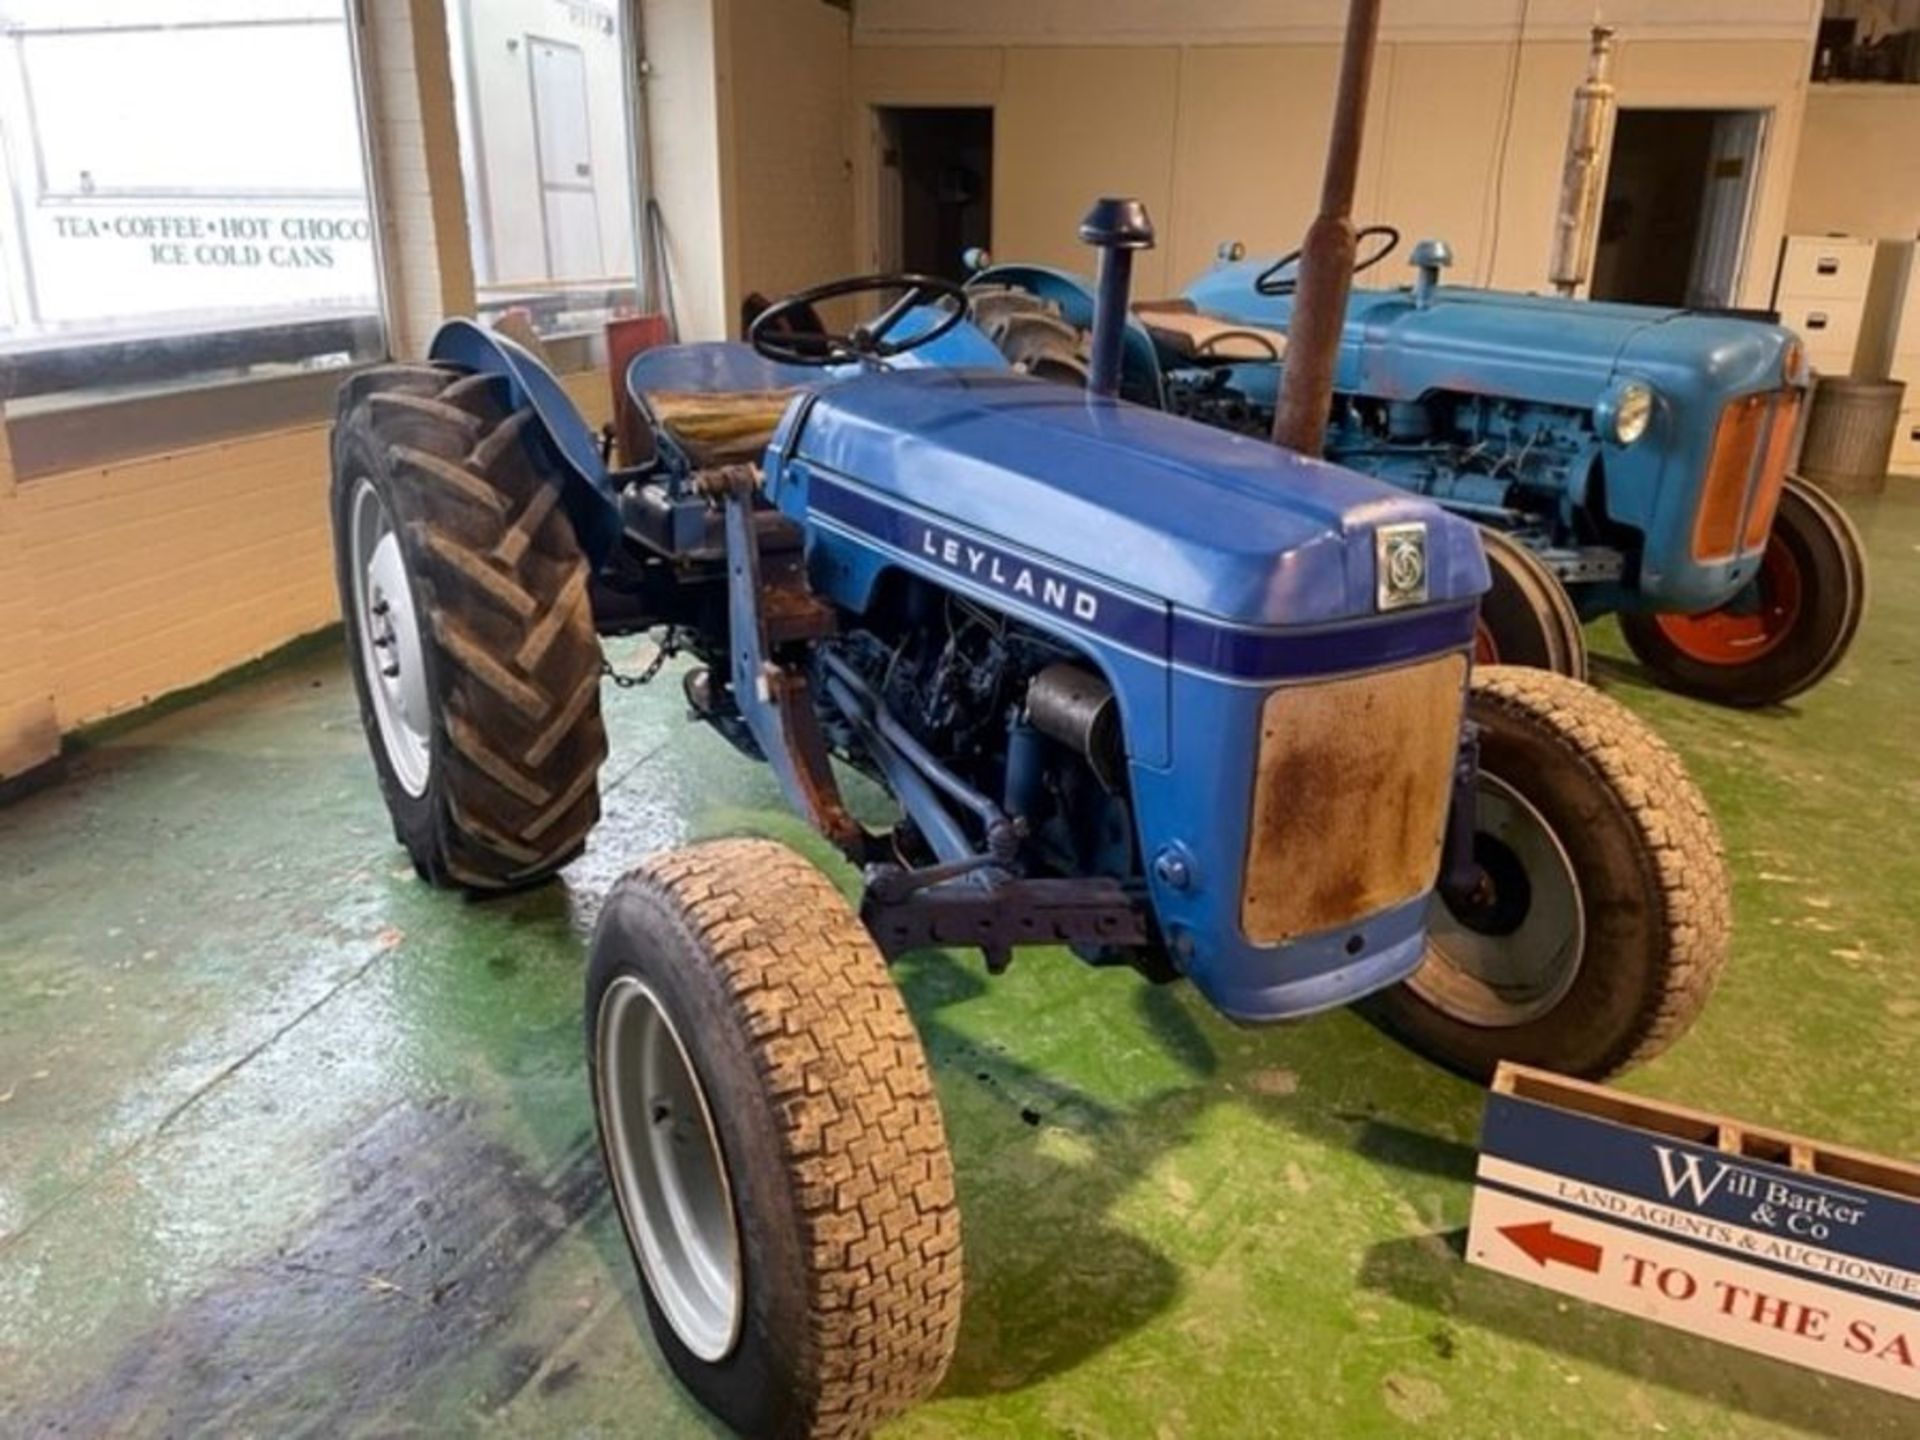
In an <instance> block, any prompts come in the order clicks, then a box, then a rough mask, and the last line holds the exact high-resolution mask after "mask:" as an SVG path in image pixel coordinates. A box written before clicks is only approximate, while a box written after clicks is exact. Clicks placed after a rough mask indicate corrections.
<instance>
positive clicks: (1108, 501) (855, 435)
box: [775, 370, 1487, 626]
mask: <svg viewBox="0 0 1920 1440" xmlns="http://www.w3.org/2000/svg"><path fill="white" fill-rule="evenodd" d="M789 426H790V427H794V426H797V429H798V433H797V434H785V435H782V436H781V437H779V438H778V439H776V441H775V449H776V451H778V452H781V453H783V454H784V455H787V456H790V457H792V458H794V459H797V460H799V461H801V462H803V463H804V465H805V467H806V468H807V469H809V470H811V471H813V472H815V473H817V474H820V475H823V476H826V477H831V479H830V484H829V485H828V486H824V487H823V486H818V485H815V486H814V487H813V488H814V499H813V502H812V508H813V510H814V511H815V513H816V514H818V513H823V512H826V507H825V506H823V505H822V503H821V502H822V501H823V499H825V498H826V497H827V496H828V495H829V494H832V495H837V496H840V497H842V498H843V499H844V500H845V501H846V503H848V504H850V505H855V506H857V507H859V509H860V521H859V523H860V527H861V528H863V529H866V530H869V531H874V530H876V529H879V530H886V529H889V528H892V529H893V530H896V531H898V533H899V534H902V535H903V534H905V533H906V528H911V530H912V539H913V543H914V545H915V546H916V547H924V546H927V545H931V546H932V547H933V549H932V550H931V551H929V552H928V554H929V558H931V559H932V560H933V561H935V562H936V563H939V564H947V565H951V566H957V567H960V568H961V570H962V571H963V572H964V571H965V567H967V566H968V565H970V564H973V563H974V562H975V561H976V559H977V561H978V563H979V565H980V566H981V567H983V568H985V569H986V570H987V573H988V575H989V577H990V576H991V575H992V574H994V573H998V574H999V575H1001V576H1002V577H1004V578H1005V579H1006V582H1007V583H1008V584H1009V585H1017V584H1019V583H1020V573H1021V572H1020V570H1019V568H1018V567H1017V565H1014V564H1013V563H1012V561H1013V560H1014V559H1016V558H1017V556H1018V555H1020V554H1024V555H1028V556H1032V557H1034V558H1035V559H1036V560H1038V561H1040V562H1042V563H1041V564H1040V566H1039V571H1038V572H1037V573H1036V576H1029V579H1028V583H1029V584H1034V585H1039V584H1041V583H1043V581H1044V579H1045V578H1046V577H1048V576H1051V577H1053V578H1054V579H1055V580H1056V581H1057V582H1059V583H1068V582H1067V580H1066V578H1065V577H1066V575H1067V573H1068V572H1072V573H1075V574H1077V575H1079V576H1082V577H1087V578H1090V579H1093V580H1096V581H1098V582H1101V583H1103V584H1105V585H1110V586H1115V587H1120V588H1122V589H1124V590H1125V591H1130V592H1132V593H1133V594H1134V595H1135V596H1137V597H1139V598H1140V599H1141V600H1142V601H1145V602H1147V604H1148V605H1149V606H1150V605H1151V604H1152V602H1154V601H1165V602H1170V603H1171V604H1173V605H1174V606H1176V607H1178V608H1179V609H1181V610H1185V611H1189V612H1192V613H1196V614H1200V615H1208V616H1214V617H1218V618H1220V619H1223V620H1229V621H1236V622H1239V623H1241V624H1248V625H1260V626H1293V625H1315V624H1324V623H1326V622H1329V621H1338V620H1345V619H1359V618H1366V617H1371V616H1374V615H1376V614H1378V613H1380V611H1381V610H1383V609H1391V608H1397V607H1398V605H1400V604H1402V603H1416V604H1417V603H1431V604H1444V603H1446V602H1449V601H1454V602H1457V601H1463V600H1469V599H1472V598H1474V597H1476V596H1477V595H1478V594H1479V593H1480V592H1481V591H1482V590H1484V589H1485V588H1486V585H1487V572H1486V565H1485V562H1484V560H1483V559H1482V557H1481V553H1480V546H1479V542H1478V540H1477V538H1476V536H1475V534H1474V531H1473V527H1472V526H1471V525H1470V524H1468V523H1467V522H1466V521H1463V520H1460V519H1457V518H1455V517H1453V516H1450V515H1448V514H1446V513H1445V512H1443V511H1442V510H1440V509H1439V508H1438V507H1436V506H1433V505H1431V504H1429V503H1427V502H1425V501H1423V500H1420V499H1418V498H1416V497H1412V496H1408V495H1406V494H1404V493H1403V492H1401V491H1398V490H1395V489H1393V488H1392V487H1390V486H1387V485H1383V484H1380V483H1379V482H1377V481H1373V480H1368V479H1365V478H1363V477H1361V476H1359V475H1356V474H1354V473H1353V472H1351V471H1348V470H1345V469H1342V468H1341V467H1339V466H1336V465H1331V464H1327V463H1324V462H1321V461H1315V460H1307V459H1303V458H1302V457H1300V456H1297V455H1293V454H1291V453H1289V452H1287V451H1283V450H1279V449H1276V448H1274V447H1273V446H1271V445H1267V444H1263V443H1260V442H1257V441H1252V440H1247V439H1243V438H1241V437H1238V436H1233V435H1227V434H1224V433H1222V432H1220V431H1217V430H1211V429H1207V428H1205V427H1202V426H1198V425H1192V424H1188V423H1186V422H1184V421H1180V420H1176V419H1173V418H1170V417H1168V416H1166V415H1163V414H1161V413H1159V412H1157V411H1153V410H1147V409H1143V408H1141V407H1138V406H1134V405H1127V404H1120V403H1116V402H1113V401H1107V400H1099V399H1090V398H1089V397H1087V396H1085V395H1083V394H1081V393H1078V392H1076V391H1073V390H1070V389H1067V388H1065V387H1062V386H1057V385H1050V384H1047V383H1046V382H1044V381H1039V380H1034V379H1031V378H1029V377H1025V376H1017V375H1009V374H1004V373H992V372H985V371H963V372H954V371H935V370H927V371H919V372H914V373H894V374H891V375H884V376H873V377H868V378H863V379H858V380H851V381H847V382H844V383H842V384H839V385H834V386H832V387H830V388H828V389H827V390H825V391H824V392H822V393H821V394H820V395H819V396H818V397H817V398H816V399H815V400H814V401H813V403H812V404H811V405H809V406H807V407H805V408H804V409H803V410H801V411H799V412H798V413H796V414H795V415H793V416H791V417H790V418H789ZM831 481H837V482H843V483H839V484H833V483H831ZM844 482H851V483H850V484H849V483H844ZM826 513H829V514H830V512H826ZM895 516H904V517H910V518H911V519H912V521H913V522H914V523H913V525H912V526H911V527H905V528H903V527H901V526H898V525H895V526H892V527H889V525H888V521H889V520H890V519H892V518H893V517H895ZM942 520H945V521H948V522H950V523H951V524H952V525H953V526H955V527H956V529H957V531H958V532H960V533H961V534H963V535H964V534H972V535H974V536H991V537H995V538H996V539H998V540H1001V541H1004V542H1006V544H1007V546H1009V547H1010V549H1009V550H1008V551H1006V552H996V553H987V552H986V551H985V550H982V551H981V553H980V554H979V555H978V556H974V555H971V554H970V553H969V551H968V549H967V548H966V547H965V546H964V544H963V543H961V542H959V541H958V540H957V541H956V548H955V549H954V550H953V553H952V555H951V556H948V555H947V554H946V551H945V548H944V547H945V545H946V541H945V539H944V538H943V537H942V533H941V532H940V530H939V525H938V522H939V521H942ZM1394 527H1406V528H1404V529H1400V530H1396V529H1395V528H1394ZM1422 527H1424V529H1422ZM1414 532H1419V534H1420V541H1421V548H1422V551H1423V553H1422V554H1421V555H1420V556H1419V557H1418V559H1419V561H1420V562H1421V565H1420V568H1421V572H1422V573H1421V575H1420V577H1419V578H1420V579H1421V581H1422V582H1423V591H1422V593H1421V594H1419V595H1413V594H1410V593H1407V592H1404V591H1401V592H1396V591H1395V589H1394V585H1396V584H1400V583H1401V582H1403V581H1405V580H1406V579H1407V576H1406V574H1405V573H1404V572H1405V571H1406V569H1407V567H1408V564H1409V563H1410V562H1411V560H1412V559H1413V557H1412V556H1411V554H1410V552H1408V551H1406V550H1404V549H1400V548H1396V543H1389V542H1392V541H1394V537H1395V536H1398V535H1409V534H1412V533H1414ZM1383 536H1384V538H1383ZM894 543H904V542H902V541H900V540H899V538H898V535H896V536H895V540H894ZM975 548H976V549H980V547H975ZM1048 561H1050V562H1054V564H1056V565H1057V566H1058V567H1060V568H1059V569H1058V570H1052V569H1049V568H1048V566H1047V565H1046V564H1045V563H1044V562H1048ZM996 562H997V563H998V566H999V569H998V571H997V572H995V571H993V570H992V569H991V567H992V566H993V565H994V564H995V563H996ZM1393 567H1397V568H1398V569H1399V570H1400V571H1401V572H1403V573H1401V574H1399V575H1398V576H1394V575H1390V574H1389V573H1388V568H1393ZM964 578H971V579H974V580H976V581H978V580H980V579H981V578H982V577H981V576H980V575H978V574H969V575H965V577H964ZM1066 603H1067V604H1069V605H1071V604H1072V603H1073V601H1072V597H1071V594H1070V593H1069V594H1068V595H1067V599H1066Z"/></svg>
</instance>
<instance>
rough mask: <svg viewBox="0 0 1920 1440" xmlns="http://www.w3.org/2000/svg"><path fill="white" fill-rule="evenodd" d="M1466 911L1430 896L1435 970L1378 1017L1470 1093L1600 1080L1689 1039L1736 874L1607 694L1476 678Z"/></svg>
mask: <svg viewBox="0 0 1920 1440" xmlns="http://www.w3.org/2000/svg"><path fill="white" fill-rule="evenodd" d="M1468 712H1469V716H1470V718H1471V719H1472V720H1473V721H1474V722H1475V723H1476V724H1478V725H1479V726H1480V727H1481V728H1480V788H1479V793H1478V795H1477V797H1476V826H1475V836H1474V858H1475V859H1476V860H1477V861H1478V862H1479V865H1480V868H1481V871H1482V875H1483V877H1484V878H1483V882H1482V884H1481V885H1480V887H1479V888H1478V889H1477V890H1476V891H1475V893H1474V894H1473V896H1472V897H1471V898H1470V899H1469V898H1462V899H1461V900H1460V901H1459V903H1454V902H1450V901H1449V900H1447V899H1446V898H1444V897H1442V896H1438V895H1436V896H1435V898H1434V901H1433V909H1432V912H1431V915H1430V916H1429V920H1428V937H1429V938H1428V947H1427V956H1426V959H1425V960H1424V962H1422V964H1421V966H1420V968H1419V969H1418V970H1417V971H1415V972H1414V974H1413V976H1412V977H1411V978H1410V979H1409V980H1408V981H1407V982H1406V983H1405V984H1402V985H1399V986H1397V987H1395V988H1394V989H1392V990H1390V991H1387V992H1385V993H1384V994H1383V995H1381V996H1380V997H1378V998H1377V999H1376V1000H1375V1001H1373V1002H1371V1003H1372V1005H1373V1013H1374V1015H1375V1016H1376V1018H1378V1019H1379V1020H1380V1021H1381V1022H1382V1023H1383V1024H1384V1025H1385V1026H1386V1027H1387V1028H1388V1029H1389V1030H1391V1031H1392V1032H1394V1033H1395V1034H1397V1035H1398V1036H1399V1037H1400V1038H1401V1039H1403V1040H1405V1041H1406V1042H1407V1043H1408V1044H1409V1045H1410V1046H1412V1048H1413V1049H1415V1050H1417V1051H1419V1052H1420V1053H1421V1054H1423V1055H1425V1056H1427V1057H1428V1058H1429V1059H1432V1060H1435V1061H1437V1062H1438V1063H1440V1064H1442V1065H1445V1066H1447V1067H1448V1068H1449V1069H1453V1070H1457V1071H1460V1072H1461V1073H1463V1074H1466V1075H1470V1076H1472V1077H1474V1078H1476V1079H1482V1080H1484V1079H1486V1078H1488V1077H1490V1076H1491V1075H1492V1073H1493V1069H1494V1067H1495V1065H1497V1064H1498V1063H1499V1062H1500V1061H1501V1060H1516V1061H1520V1062H1522V1063H1524V1064H1529V1065H1539V1066H1544V1067H1545V1068H1547V1069H1550V1070H1557V1071H1559V1072H1561V1073H1562V1074H1565V1075H1574V1076H1579V1077H1582V1078H1585V1079H1600V1078H1602V1077H1604V1076H1607V1075H1611V1074H1614V1073H1615V1072H1617V1071H1620V1070H1623V1069H1625V1068H1627V1067H1628V1066H1630V1065H1635V1064H1638V1063H1640V1062H1642V1061H1645V1060H1649V1059H1652V1058H1653V1057H1654V1056H1655V1055H1657V1054H1659V1053H1660V1052H1661V1051H1662V1050H1664V1049H1666V1048H1667V1046H1669V1045H1671V1044H1672V1043H1673V1042H1674V1041H1675V1040H1676V1039H1678V1038H1679V1037H1680V1036H1681V1035H1682V1034H1684V1033H1685V1031H1686V1029H1687V1027H1688V1026H1689V1025H1691V1024H1692V1023H1693V1020H1694V1018H1695V1016H1697V1015H1698V1014H1699V1012H1700V1009H1701V1007H1702V1006H1703V1005H1704V1004H1705V1003H1706V1000H1707V996H1708V994H1709V992H1710V991H1711V990H1712V989H1713V985H1714V982H1715V980H1716V979H1717V978H1718V976H1719V973H1720V970H1721V967H1722V966H1723V965H1724V963H1725V961H1726V955H1727V945H1728V937H1729V933H1730V931H1731V928H1732V914H1731V901H1730V899H1729V884H1728V878H1727V870H1726V861H1725V857H1724V855H1723V853H1722V850H1721V845H1720V836H1719V832H1718V830H1717V829H1716V828H1715V826H1714V823H1713V819H1712V817H1711V816H1710V815H1709V813H1708V811H1707V806H1706V801H1705V799H1704V798H1703V797H1702V796H1701V794H1700V792H1699V790H1698V789H1697V788H1696V787H1695V785H1694V783H1693V781H1692V779H1691V777H1689V776H1688V774H1687V772H1686V770H1685V769H1684V768H1683V767H1682V765H1681V763H1680V760H1679V758H1678V757H1677V756H1675V755H1674V753H1673V752H1672V751H1671V750H1669V749H1667V747H1666V746H1665V745H1664V744H1662V743H1661V742H1660V740H1659V739H1658V738H1656V737H1655V736H1654V734H1653V733H1652V731H1650V730H1648V729H1647V728H1646V727H1645V726H1643V725H1642V724H1641V723H1640V722H1639V721H1638V720H1636V719H1635V718H1634V717H1633V716H1632V715H1631V714H1629V713H1628V712H1627V711H1626V710H1625V709H1623V708H1622V707H1621V706H1619V705H1618V704H1616V703H1615V702H1613V701H1612V700H1609V699H1608V698H1607V697H1606V696H1604V695H1602V694H1600V693H1599V692H1598V691H1596V690H1593V689H1590V688H1589V687H1587V686H1585V685H1580V684H1575V683H1574V682H1572V681H1570V680H1567V679H1566V678H1564V677H1563V676H1559V675H1551V674H1548V673H1546V672H1545V671H1540V670H1525V669H1515V668H1512V667H1508V666H1492V667H1489V668H1487V669H1484V670H1476V671H1475V672H1474V677H1473V693H1472V696H1471V699H1470V702H1469V706H1468Z"/></svg>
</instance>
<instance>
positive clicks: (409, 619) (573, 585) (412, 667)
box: [332, 365, 607, 890]
mask: <svg viewBox="0 0 1920 1440" xmlns="http://www.w3.org/2000/svg"><path fill="white" fill-rule="evenodd" d="M536 425H537V422H536V421H535V420H534V418H533V413H532V411H530V410H520V411H515V410H513V409H512V407H511V405H510V403H509V401H508V394H507V390H506V385H505V382H504V381H502V380H500V379H498V378H497V377H490V376H485V375H464V374H461V373H459V372H457V371H450V370H444V369H440V368H437V367H433V366H423V365H385V366H379V367H376V368H374V369H372V370H368V371H365V372H364V373H362V374H360V375H356V376H355V377H354V378H353V379H351V380H349V381H348V382H347V384H346V385H345V386H344V387H342V390H341V394H340V406H339V418H338V420H337V422H336V424H335V426H334V430H333V486H332V510H333V536H334V555H335V568H336V574H337V578H338V581H339V586H340V604H341V610H342V613H343V614H344V616H345V618H346V630H347V649H348V652H349V657H350V659H351V662H352V670H353V676H354V685H355V691H356V693H357V695H358V696H359V700H360V715H361V721H362V723H363V725H364V727H365V729H366V733H367V741H368V744H369V746H370V747H371V749H372V751H373V760H374V768H375V770H376V772H377V773H378V775H379V780H380V788H381V791H382V793H383V794H384V795H385V797H386V801H387V809H388V812H389V814H390V815H391V816H392V818H393V828H394V834H395V836H396V838H398V839H399V841H400V843H401V844H402V845H404V846H405V847H406V849H407V851H408V853H409V854H410V855H411V856H412V857H413V863H414V867H415V868H416V869H417V870H418V871H419V872H420V874H421V875H423V876H425V877H426V878H427V879H428V880H429V881H431V882H432V883H434V884H436V885H447V886H462V887H465V888H468V889H472V890H503V889H510V888H513V887H516V886H521V885H529V884H532V883H534V882H536V881H539V880H543V879H545V878H546V877H547V876H549V875H551V874H552V873H553V872H554V871H555V870H557V869H559V868H560V866H562V865H564V864H565V863H566V862H567V861H568V860H570V859H572V858H573V857H574V856H575V855H577V854H579V852H580V850H581V848H582V847H583V846H584V844H585V843H586V838H587V832H588V831H589V830H591V829H592V827H593V825H594V822H595V821H596V820H597V819H598V818H599V815H600V794H599V788H598V783H597V782H598V777H599V771H600V763H601V761H602V760H604V759H605V758H606V754H607V742H606V733H605V730H604V729H603V728H602V725H601V721H600V643H599V640H598V638H597V637H596V635H595V633H594V628H593V614H592V610H591V607H590V603H589V600H588V595H587V578H588V567H587V561H586V557H585V556H584V555H582V554H581V552H580V547H579V545H578V544H577V543H576V541H575V539H574V535H573V529H572V527H571V525H570V524H569V523H568V521H567V517H566V513H565V511H564V510H562V508H561V507H560V505H559V503H558V495H559V489H558V486H559V482H558V479H557V478H556V477H554V476H552V475H550V474H549V473H547V471H548V462H547V461H546V459H545V458H544V452H543V451H542V450H541V449H540V448H539V446H538V444H537V442H536V439H535V435H534V430H535V427H536Z"/></svg>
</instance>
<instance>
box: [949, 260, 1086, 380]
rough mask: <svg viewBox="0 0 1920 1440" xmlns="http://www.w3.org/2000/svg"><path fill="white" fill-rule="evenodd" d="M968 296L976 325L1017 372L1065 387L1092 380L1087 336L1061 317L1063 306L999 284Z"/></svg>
mask: <svg viewBox="0 0 1920 1440" xmlns="http://www.w3.org/2000/svg"><path fill="white" fill-rule="evenodd" d="M968 299H969V301H970V302H971V307H972V311H973V323H974V324H975V325H976V326H978V327H979V329H980V330H981V332H982V333H983V334H985V335H986V337H987V338H988V339H989V340H991V341H993V343H994V344H995V345H996V346H998V347H999V349H1000V353H1001V354H1002V355H1004V356H1005V357H1006V360H1007V364H1008V365H1009V366H1011V367H1012V368H1013V369H1014V370H1015V371H1017V372H1018V373H1020V374H1022V375H1033V376H1036V377H1038V378H1039V379H1042V380H1052V381H1054V382H1055V383H1056V384H1061V385H1078V386H1084V385H1085V384H1086V383H1087V373H1088V368H1089V363H1090V362H1089V352H1088V348H1087V346H1088V339H1087V335H1086V333H1085V332H1084V331H1082V330H1079V329H1076V328H1075V327H1074V326H1072V325H1069V324H1068V323H1067V322H1066V321H1065V320H1064V319H1062V318H1061V315H1060V307H1059V306H1058V305H1055V304H1054V303H1053V302H1052V301H1049V300H1042V299H1041V298H1040V297H1039V296H1037V295H1033V294H1030V293H1028V292H1027V291H1025V290H1016V289H1012V288H1010V287H1005V286H997V285H989V286H982V287H981V288H980V289H978V290H974V291H971V292H969V295H968Z"/></svg>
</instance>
